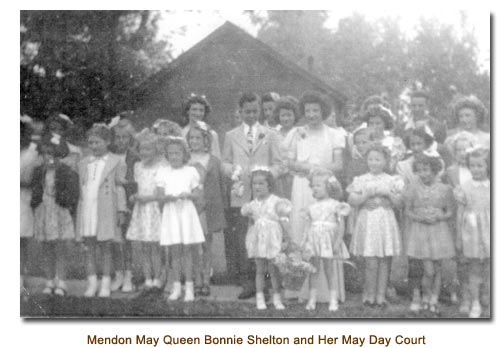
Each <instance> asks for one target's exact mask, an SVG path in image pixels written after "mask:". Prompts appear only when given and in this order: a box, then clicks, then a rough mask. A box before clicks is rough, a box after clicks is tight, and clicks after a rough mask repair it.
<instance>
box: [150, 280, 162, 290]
mask: <svg viewBox="0 0 500 348" xmlns="http://www.w3.org/2000/svg"><path fill="white" fill-rule="evenodd" d="M151 286H152V287H153V288H157V289H161V280H160V279H159V278H155V279H153V282H152V285H151Z"/></svg>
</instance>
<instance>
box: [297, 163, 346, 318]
mask: <svg viewBox="0 0 500 348" xmlns="http://www.w3.org/2000/svg"><path fill="white" fill-rule="evenodd" d="M309 181H310V183H311V189H312V192H313V197H314V199H315V200H316V201H315V202H314V203H312V204H311V205H310V206H309V207H308V208H307V210H306V212H305V213H306V218H307V220H308V221H309V226H308V228H306V233H305V234H304V242H303V250H304V252H305V253H306V254H307V255H311V256H312V259H311V263H312V264H313V266H314V267H315V268H316V269H317V270H319V269H320V263H323V269H324V271H325V276H326V279H327V282H328V289H329V290H330V306H329V310H330V311H336V310H337V309H338V298H339V292H343V289H338V287H339V284H342V285H343V284H344V281H343V279H341V280H339V279H334V277H335V272H334V270H333V264H332V260H333V259H339V260H344V259H347V258H349V252H348V251H347V248H346V246H345V244H344V241H343V236H344V221H343V217H345V216H347V215H348V214H349V212H350V206H349V205H348V204H346V203H340V202H339V201H337V200H336V199H338V198H337V197H341V196H342V188H341V187H340V183H339V182H338V181H337V179H336V178H335V177H334V176H333V173H331V172H330V171H328V170H323V169H317V170H315V171H313V172H312V173H311V175H310V176H309ZM337 277H338V275H337ZM318 278H319V274H318V272H316V273H313V274H311V275H310V278H309V301H308V303H307V306H306V309H307V310H314V309H316V293H317V287H318Z"/></svg>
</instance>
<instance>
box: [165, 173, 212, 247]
mask: <svg viewBox="0 0 500 348" xmlns="http://www.w3.org/2000/svg"><path fill="white" fill-rule="evenodd" d="M156 185H157V187H160V188H163V189H164V190H165V195H172V196H179V195H180V194H181V193H191V192H193V190H194V189H195V188H197V187H199V186H200V175H199V174H198V171H197V170H196V168H194V167H191V166H182V167H180V168H172V167H170V166H165V167H162V168H160V169H159V170H158V172H157V175H156ZM204 241H205V237H204V236H203V230H202V228H201V224H200V219H199V217H198V213H197V212H196V207H195V206H194V203H193V202H192V201H191V200H189V199H181V200H176V201H174V202H167V203H165V204H164V205H163V211H162V218H161V227H160V244H161V245H167V246H168V245H175V244H197V243H203V242H204Z"/></svg>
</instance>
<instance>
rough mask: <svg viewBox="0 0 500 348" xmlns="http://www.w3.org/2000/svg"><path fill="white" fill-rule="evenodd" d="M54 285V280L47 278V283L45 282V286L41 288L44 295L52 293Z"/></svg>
mask: <svg viewBox="0 0 500 348" xmlns="http://www.w3.org/2000/svg"><path fill="white" fill-rule="evenodd" d="M54 287H55V284H54V281H53V280H48V281H47V283H45V288H44V289H43V291H42V293H43V294H44V295H52V294H53V293H54Z"/></svg>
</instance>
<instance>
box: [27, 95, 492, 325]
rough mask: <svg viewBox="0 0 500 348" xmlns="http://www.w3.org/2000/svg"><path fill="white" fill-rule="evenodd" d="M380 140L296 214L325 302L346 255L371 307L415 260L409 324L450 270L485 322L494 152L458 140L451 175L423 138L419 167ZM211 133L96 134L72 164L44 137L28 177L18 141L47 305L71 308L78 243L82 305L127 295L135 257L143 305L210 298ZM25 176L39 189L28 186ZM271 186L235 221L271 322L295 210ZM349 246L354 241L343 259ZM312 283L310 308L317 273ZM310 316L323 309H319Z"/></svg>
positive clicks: (361, 140)
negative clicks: (360, 266) (152, 294)
mask: <svg viewBox="0 0 500 348" xmlns="http://www.w3.org/2000/svg"><path fill="white" fill-rule="evenodd" d="M195 101H196V99H195ZM198 104H201V103H196V102H193V103H192V104H191V105H194V106H195V108H196V107H198V106H199V105H198ZM202 106H203V105H202ZM189 108H190V106H189V105H188V111H189ZM21 127H22V130H23V127H26V126H23V124H22V126H21ZM374 128H376V127H372V126H370V125H368V127H367V128H360V129H358V130H357V131H355V132H354V134H353V135H352V145H351V147H350V149H349V156H350V160H351V161H348V162H347V163H346V164H345V166H346V167H345V168H344V173H343V174H344V175H343V177H344V178H347V179H345V183H343V184H344V185H341V184H340V183H339V181H342V180H337V179H336V175H335V174H338V173H333V172H331V171H329V170H327V169H321V168H315V169H314V170H311V172H310V173H309V175H308V180H309V183H310V187H311V189H312V192H313V197H314V203H312V204H311V205H310V206H309V207H307V208H306V209H305V210H304V211H302V212H301V214H302V218H303V219H304V220H306V221H307V226H308V227H307V229H306V233H305V235H304V238H303V242H302V243H301V245H299V246H298V247H299V248H300V249H301V250H302V253H303V255H304V256H307V260H308V261H310V263H311V264H312V265H313V266H314V267H315V268H316V269H323V270H324V272H325V276H326V278H327V282H328V285H329V289H330V291H331V292H338V291H339V289H336V287H335V285H334V284H333V283H334V279H333V276H332V273H333V270H332V263H331V261H332V260H345V259H347V258H348V257H349V251H350V253H351V254H352V256H354V257H361V258H362V259H363V260H364V267H365V280H364V287H363V294H362V301H363V303H364V304H365V305H367V306H377V305H378V306H381V307H384V306H386V305H387V302H386V293H387V288H388V282H389V275H390V272H391V258H392V257H393V256H399V255H406V256H408V258H409V280H410V283H409V287H410V290H411V292H412V304H411V308H410V309H411V310H415V311H417V310H420V309H424V310H429V311H431V312H437V311H438V310H439V308H438V301H439V295H440V291H441V287H442V264H443V261H444V260H449V259H453V258H455V260H456V264H457V267H456V270H455V273H456V274H455V275H454V277H455V278H456V280H457V282H458V283H459V284H460V286H461V287H460V295H461V301H462V302H461V306H460V311H461V312H466V313H469V316H470V317H479V316H480V315H481V312H482V308H481V303H480V298H481V296H480V290H481V284H483V283H484V284H487V285H488V284H489V279H485V274H487V273H488V268H487V267H488V266H489V258H490V181H489V180H490V156H489V150H486V149H484V148H475V145H476V144H475V143H474V139H473V138H472V137H470V136H469V135H468V133H467V132H463V134H459V135H457V136H456V137H455V138H454V141H453V143H452V145H451V149H452V152H453V154H454V160H455V163H454V164H453V165H452V166H449V167H448V168H445V167H444V162H443V160H442V159H441V158H440V157H439V154H437V152H436V151H435V145H436V144H435V141H434V139H433V138H432V137H431V136H430V135H429V134H428V133H427V132H425V131H424V130H422V129H416V130H413V131H411V132H410V133H409V135H408V137H407V139H406V140H407V142H406V145H407V148H408V149H409V150H410V153H411V155H409V156H407V157H406V158H400V159H399V161H395V160H394V151H391V150H389V149H388V146H386V144H384V142H383V141H379V139H375V138H374V134H375V135H376V133H377V132H376V130H374ZM212 132H213V131H212V130H211V129H210V128H209V127H208V126H207V125H206V124H205V123H204V122H202V121H196V122H192V123H191V124H190V127H189V129H188V131H187V134H186V135H185V136H183V134H182V129H181V128H180V126H178V125H177V124H175V123H173V122H171V121H168V120H159V121H157V122H156V123H155V124H154V125H153V126H152V127H151V129H145V130H143V131H142V132H140V133H138V134H134V132H133V127H132V126H131V123H130V122H129V121H128V120H126V119H125V120H121V121H119V122H118V124H116V125H114V126H113V127H111V128H110V127H109V126H107V125H104V124H96V125H94V126H93V127H92V128H91V129H90V130H89V131H88V133H87V140H88V150H89V154H88V156H85V157H84V158H83V159H82V160H80V161H78V163H72V162H70V161H68V160H67V159H68V158H69V157H70V156H69V154H70V153H71V151H70V146H69V144H68V143H67V140H66V139H65V137H64V136H63V135H61V134H58V133H56V132H53V131H50V127H49V131H47V132H46V133H45V134H44V135H43V136H42V137H41V139H39V142H38V152H39V153H40V154H41V155H42V157H43V161H42V163H36V162H35V161H32V162H31V163H32V165H31V169H29V167H30V166H28V165H26V166H25V167H24V169H23V163H27V162H29V161H30V160H28V158H30V159H33V158H34V156H30V157H29V156H27V153H28V150H29V149H32V147H31V146H30V144H29V141H28V142H26V141H25V140H24V143H23V133H22V134H21V196H22V199H21V204H23V193H24V194H25V195H31V197H29V198H27V199H29V201H30V205H31V208H32V209H31V212H30V210H29V209H25V208H24V209H23V207H21V209H22V210H21V212H22V214H23V216H22V217H21V219H25V223H27V221H29V220H28V219H27V218H28V215H29V214H30V213H31V214H33V216H32V218H33V219H32V223H33V225H32V226H33V227H32V230H33V231H32V233H31V234H30V233H29V232H27V233H25V234H23V232H22V238H21V261H22V262H21V267H22V268H21V272H22V274H23V272H24V269H23V267H24V264H25V260H26V238H29V237H34V238H35V239H36V240H38V241H40V242H41V243H42V245H43V254H44V257H45V260H44V262H43V264H44V271H45V274H46V278H47V283H46V287H45V289H44V290H43V291H44V293H46V294H55V295H64V294H65V293H66V292H67V285H66V283H65V278H66V275H65V265H66V262H67V257H68V255H67V250H68V249H67V242H68V241H71V240H77V241H82V242H83V244H84V246H85V253H86V270H87V289H86V291H85V296H86V297H93V296H95V295H98V296H100V297H109V296H110V293H111V291H115V290H117V289H119V288H121V289H122V290H123V291H131V290H132V285H131V266H130V263H131V261H130V259H131V256H130V255H131V251H130V250H131V247H132V246H134V247H135V248H136V251H137V252H138V254H139V255H140V261H141V265H142V271H143V275H144V278H145V283H144V288H145V289H147V290H148V291H160V289H161V287H162V286H163V285H164V283H165V277H171V280H172V284H173V285H172V288H171V291H170V294H169V295H168V299H169V300H177V299H179V298H180V297H181V295H182V286H181V284H182V281H184V297H183V299H184V301H193V300H194V298H195V295H202V296H203V295H205V296H206V295H209V294H210V287H209V282H210V267H211V255H210V250H211V241H212V234H213V233H214V232H216V231H220V230H222V228H224V180H223V174H222V171H221V161H220V159H219V158H218V157H217V156H214V154H213V153H212V149H211V144H212V143H213V142H212V139H213V135H212ZM27 134H28V133H27ZM346 142H348V141H347V140H346ZM134 148H135V149H134ZM23 156H24V158H25V160H24V161H23ZM33 163H36V164H33ZM29 170H31V171H32V175H28V174H26V172H27V171H29ZM23 176H24V177H25V178H24V179H23ZM275 179H276V178H274V177H273V175H272V174H271V171H270V170H269V168H266V167H256V168H254V169H253V170H252V173H251V190H252V200H251V201H250V202H247V203H246V204H245V205H243V207H242V208H241V213H242V215H244V216H248V217H250V219H251V224H250V227H249V230H248V233H247V236H246V248H247V252H248V257H249V258H254V259H255V264H256V290H257V298H256V301H257V308H258V309H265V308H266V302H265V298H264V287H265V276H266V274H270V276H271V282H272V288H273V290H274V293H273V299H272V301H273V305H274V307H275V308H276V309H280V310H281V309H284V308H285V306H284V304H283V301H282V296H281V290H282V289H281V275H280V273H279V270H278V269H277V267H276V265H275V264H274V262H273V260H274V259H275V258H276V256H277V255H278V254H279V253H280V252H282V251H283V250H284V248H285V247H286V245H289V244H290V243H292V242H291V240H290V236H289V230H290V223H289V218H290V212H291V210H292V209H291V203H290V201H289V200H288V199H286V198H283V197H278V195H277V194H276V191H275V187H276V183H275ZM23 180H24V182H23ZM342 186H344V189H343V188H342ZM28 188H29V189H30V190H31V192H30V193H29V194H28V193H27V191H26V190H27V189H28ZM344 191H345V193H347V194H346V195H344ZM26 197H27V196H26ZM24 201H26V198H25V199H24ZM343 201H345V202H343ZM346 202H347V203H346ZM22 228H23V226H22ZM28 230H29V228H28ZM22 231H23V230H22ZM345 235H350V236H351V237H350V243H349V251H348V248H347V246H346V244H345V243H344V240H346V239H347V238H346V236H345ZM285 249H286V248H285ZM98 263H100V264H98ZM320 264H321V266H322V267H320ZM113 269H114V270H115V280H114V282H112V279H111V277H112V274H113V273H112V272H113ZM166 269H169V270H170V271H169V274H167V275H166V274H165V270H166ZM99 270H100V272H101V273H102V279H101V281H100V284H99V281H98V278H97V274H98V272H99ZM310 278H311V279H310V291H311V293H312V294H313V293H314V291H315V290H316V288H317V278H318V273H317V272H316V273H312V274H311V276H310ZM22 281H23V279H22V278H21V282H22ZM195 285H196V286H195ZM457 290H458V289H457ZM331 299H332V300H331V301H330V304H329V309H330V310H331V311H335V310H337V308H338V295H335V294H332V296H331ZM306 308H307V309H309V310H313V309H315V299H314V301H313V300H310V301H308V303H307V305H306Z"/></svg>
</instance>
